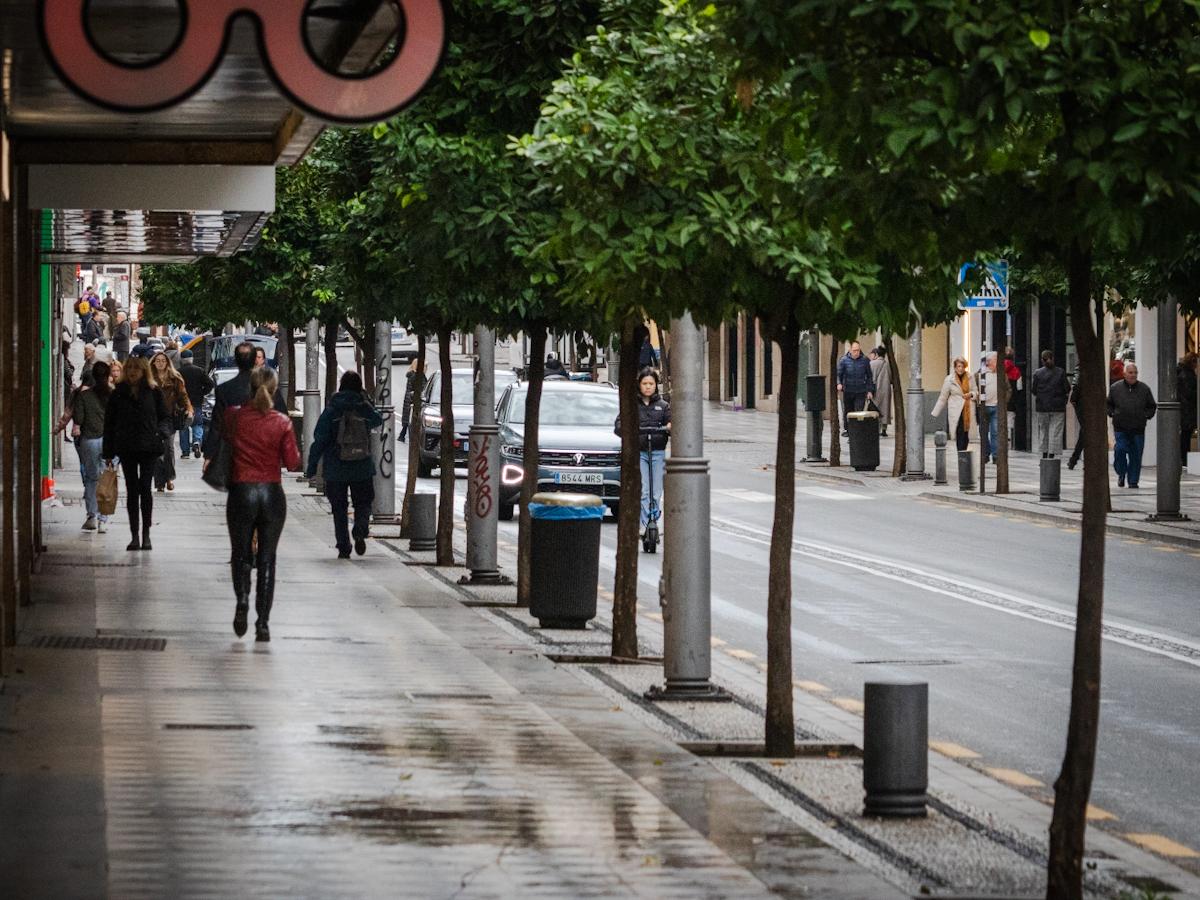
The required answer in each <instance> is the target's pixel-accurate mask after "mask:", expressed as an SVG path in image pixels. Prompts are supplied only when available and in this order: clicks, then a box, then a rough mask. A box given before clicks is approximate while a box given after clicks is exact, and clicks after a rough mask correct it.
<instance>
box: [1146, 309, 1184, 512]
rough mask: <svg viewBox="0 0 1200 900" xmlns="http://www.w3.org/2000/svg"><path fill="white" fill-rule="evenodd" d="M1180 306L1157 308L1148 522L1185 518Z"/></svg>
mask: <svg viewBox="0 0 1200 900" xmlns="http://www.w3.org/2000/svg"><path fill="white" fill-rule="evenodd" d="M1178 311H1179V304H1178V303H1177V302H1176V300H1175V298H1174V297H1168V298H1167V299H1166V300H1164V301H1163V302H1162V303H1160V304H1159V305H1158V414H1157V416H1158V460H1157V462H1158V478H1157V479H1156V481H1157V491H1156V498H1155V499H1156V504H1155V513H1154V515H1152V516H1150V517H1149V520H1150V521H1151V522H1178V521H1180V520H1183V519H1186V518H1187V516H1185V515H1183V514H1182V513H1180V511H1179V479H1180V477H1181V475H1182V474H1183V473H1182V471H1181V467H1182V465H1183V460H1181V459H1180V458H1179V452H1180V448H1179V429H1180V428H1181V420H1182V410H1181V408H1180V404H1179V390H1178V383H1177V382H1176V380H1175V365H1176V360H1175V350H1176V346H1175V343H1176V342H1175V327H1176V319H1177V317H1178V314H1179V312H1178Z"/></svg>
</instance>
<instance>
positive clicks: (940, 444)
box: [933, 431, 946, 484]
mask: <svg viewBox="0 0 1200 900" xmlns="http://www.w3.org/2000/svg"><path fill="white" fill-rule="evenodd" d="M933 483H934V484H945V483H946V432H944V431H935V432H934V433H933Z"/></svg>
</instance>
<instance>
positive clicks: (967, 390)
mask: <svg viewBox="0 0 1200 900" xmlns="http://www.w3.org/2000/svg"><path fill="white" fill-rule="evenodd" d="M956 380H957V381H958V389H959V390H960V391H962V395H963V411H962V425H963V431H965V432H967V433H968V434H970V432H971V376H970V375H968V374H967V373H966V372H963V373H962V376H961V377H960V378H957V379H956Z"/></svg>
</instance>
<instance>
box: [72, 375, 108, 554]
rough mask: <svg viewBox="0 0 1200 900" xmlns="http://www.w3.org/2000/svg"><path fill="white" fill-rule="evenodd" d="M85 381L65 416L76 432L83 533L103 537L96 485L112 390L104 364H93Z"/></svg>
mask: <svg viewBox="0 0 1200 900" xmlns="http://www.w3.org/2000/svg"><path fill="white" fill-rule="evenodd" d="M88 380H89V381H90V382H91V384H90V385H88V386H80V388H79V389H78V390H77V391H75V393H74V396H73V397H72V402H71V407H70V409H69V411H68V414H69V415H70V417H71V418H72V419H73V420H74V422H75V428H76V429H77V431H76V436H77V439H76V441H75V447H76V450H77V452H78V453H79V470H80V474H82V475H83V505H84V509H85V510H86V514H87V518H86V519H84V522H83V530H84V531H98V532H100V533H104V532H105V531H107V530H108V516H105V515H101V514H100V507H99V505H98V504H97V502H96V485H98V484H99V483H100V472H101V471H102V469H103V465H104V462H103V457H104V418H105V412H106V410H107V408H108V399H109V397H110V396H111V395H112V386H111V385H110V384H109V383H108V364H107V363H103V362H97V363H95V364H94V365H93V367H92V370H91V377H90V378H89V379H88ZM60 427H61V426H60Z"/></svg>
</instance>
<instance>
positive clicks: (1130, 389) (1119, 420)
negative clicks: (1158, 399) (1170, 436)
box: [1108, 378, 1158, 434]
mask: <svg viewBox="0 0 1200 900" xmlns="http://www.w3.org/2000/svg"><path fill="white" fill-rule="evenodd" d="M1157 411H1158V404H1157V403H1155V402H1154V395H1153V394H1152V393H1151V392H1150V387H1149V385H1147V384H1146V383H1145V382H1143V381H1136V382H1134V383H1133V384H1128V383H1127V382H1126V381H1125V379H1123V378H1122V379H1121V380H1120V381H1114V382H1113V383H1112V385H1111V386H1110V387H1109V389H1108V414H1109V416H1111V417H1112V423H1113V431H1125V432H1131V433H1133V434H1141V433H1143V432H1144V431H1145V430H1146V423H1147V422H1149V421H1150V420H1151V419H1153V418H1154V414H1155V412H1157Z"/></svg>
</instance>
